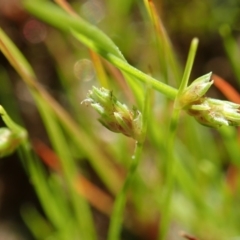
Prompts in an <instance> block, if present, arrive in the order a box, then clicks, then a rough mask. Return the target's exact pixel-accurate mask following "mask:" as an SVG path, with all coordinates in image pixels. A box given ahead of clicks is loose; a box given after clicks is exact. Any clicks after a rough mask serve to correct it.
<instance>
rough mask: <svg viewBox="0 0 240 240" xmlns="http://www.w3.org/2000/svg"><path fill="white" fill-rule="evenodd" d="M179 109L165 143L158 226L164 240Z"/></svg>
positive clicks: (167, 224) (174, 115) (173, 167)
mask: <svg viewBox="0 0 240 240" xmlns="http://www.w3.org/2000/svg"><path fill="white" fill-rule="evenodd" d="M179 114H180V110H174V111H173V115H172V118H171V122H170V130H169V138H168V143H167V164H166V175H165V176H166V177H165V191H164V196H163V204H162V208H161V210H162V212H161V214H162V215H161V220H160V228H159V236H158V239H159V240H165V239H166V235H167V232H168V229H169V224H170V216H171V197H172V193H173V188H174V169H175V164H176V163H175V160H174V153H173V152H174V140H175V135H176V130H177V125H178V119H179Z"/></svg>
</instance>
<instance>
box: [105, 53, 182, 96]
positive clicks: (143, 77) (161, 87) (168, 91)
mask: <svg viewBox="0 0 240 240" xmlns="http://www.w3.org/2000/svg"><path fill="white" fill-rule="evenodd" d="M104 57H105V58H106V59H107V60H108V61H109V62H111V63H112V64H113V65H115V66H116V67H118V68H119V69H121V70H123V71H124V72H126V73H128V74H129V75H131V76H133V77H135V78H136V79H137V80H139V81H141V82H143V83H146V84H148V85H150V86H152V87H153V88H154V89H156V90H157V91H159V92H161V93H163V94H164V95H165V96H167V97H168V98H170V99H174V98H175V97H176V95H177V89H175V88H173V87H171V86H169V85H167V84H164V83H162V82H160V81H158V80H156V79H155V78H153V77H151V76H149V75H147V74H145V73H143V72H141V71H140V70H138V69H137V68H134V67H133V66H131V65H130V64H128V63H127V62H125V61H123V60H121V59H120V58H118V57H116V56H114V55H113V54H110V53H109V54H107V56H104Z"/></svg>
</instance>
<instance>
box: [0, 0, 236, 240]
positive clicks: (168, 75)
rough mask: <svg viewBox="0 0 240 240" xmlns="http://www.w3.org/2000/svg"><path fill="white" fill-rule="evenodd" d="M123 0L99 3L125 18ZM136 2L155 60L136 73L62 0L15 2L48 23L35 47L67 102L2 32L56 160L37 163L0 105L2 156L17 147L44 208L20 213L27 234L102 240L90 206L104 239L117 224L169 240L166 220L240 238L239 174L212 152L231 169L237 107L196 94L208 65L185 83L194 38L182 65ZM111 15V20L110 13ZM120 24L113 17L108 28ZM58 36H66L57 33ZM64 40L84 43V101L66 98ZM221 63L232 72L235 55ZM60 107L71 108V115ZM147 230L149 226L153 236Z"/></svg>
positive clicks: (111, 239)
mask: <svg viewBox="0 0 240 240" xmlns="http://www.w3.org/2000/svg"><path fill="white" fill-rule="evenodd" d="M131 4H133V1H127V0H126V1H120V0H118V1H116V5H114V4H110V3H109V8H110V9H115V11H116V9H118V10H119V16H125V17H126V18H127V15H128V13H129V11H130V9H131V8H130V6H131ZM139 5H140V8H141V9H142V10H143V9H144V11H146V13H147V14H146V15H145V16H144V17H145V19H149V20H148V21H149V22H150V23H151V24H152V28H151V29H155V32H154V34H153V35H154V36H153V38H154V39H155V45H154V46H155V47H156V48H157V51H156V52H157V53H158V56H157V57H158V59H157V60H156V61H157V63H158V64H159V65H160V66H159V67H160V69H161V73H155V72H154V73H153V74H152V73H151V75H150V74H146V73H144V71H141V70H140V68H138V67H135V66H133V65H131V64H130V63H128V61H127V60H126V59H127V57H125V55H124V54H122V52H121V51H120V48H119V47H118V46H117V45H116V44H115V43H114V42H113V41H112V40H111V38H110V37H108V36H107V34H105V33H104V32H103V31H101V30H100V28H98V27H97V26H95V25H93V24H91V23H89V22H88V21H86V20H84V19H83V18H82V17H81V16H79V15H78V14H77V13H76V11H74V9H73V8H72V7H71V6H70V5H69V4H67V3H66V2H65V1H56V3H51V2H50V1H34V2H33V1H29V0H26V1H24V3H23V7H24V8H25V9H26V10H27V11H28V12H29V13H31V14H32V15H33V16H35V17H36V18H38V19H40V20H41V21H43V22H45V23H47V24H49V25H50V26H52V27H54V28H56V29H57V30H53V31H52V33H51V34H52V35H51V37H52V38H51V39H54V41H56V42H57V43H59V44H60V45H61V48H59V49H58V48H57V47H56V46H54V45H55V44H51V39H50V41H49V42H48V41H47V40H46V42H45V44H46V46H47V47H48V49H49V52H50V53H51V54H52V57H53V58H54V59H55V60H56V61H55V62H56V69H57V71H58V76H59V79H60V80H61V83H62V84H63V85H64V88H65V89H64V90H65V94H66V95H67V99H68V100H69V106H71V107H70V108H71V109H66V108H64V107H63V106H62V105H61V104H59V103H58V102H57V101H56V100H55V99H54V98H53V97H52V96H51V95H50V94H49V93H48V91H46V89H45V88H44V87H42V85H41V84H40V83H39V80H38V79H37V77H36V74H35V72H34V70H33V68H32V67H31V64H30V63H29V62H28V61H27V60H26V58H25V57H24V55H23V54H22V53H21V52H20V50H19V49H18V48H17V47H16V46H15V44H14V43H13V42H12V41H11V40H10V38H9V37H8V36H7V34H6V33H5V32H4V31H3V30H1V31H0V49H1V51H2V52H3V54H4V55H5V57H6V58H7V59H8V61H9V62H10V64H11V65H12V66H13V67H14V69H15V70H16V71H17V73H18V74H19V75H20V77H21V79H22V80H23V81H24V83H25V85H26V87H27V88H28V90H29V92H30V93H31V94H32V96H33V99H34V103H35V104H36V106H37V109H38V111H39V113H40V116H41V118H42V120H43V123H44V126H45V128H46V132H47V134H48V137H49V140H50V142H51V148H52V151H53V152H54V154H53V155H52V156H55V157H54V159H55V163H56V164H57V166H58V168H57V169H56V168H53V167H52V166H51V165H50V164H49V165H48V167H49V172H47V171H46V169H45V168H44V166H43V163H42V162H41V160H40V157H38V156H36V154H35V153H34V152H33V149H32V147H31V141H30V139H29V137H28V136H27V131H26V130H25V129H24V128H22V127H19V126H18V124H16V123H14V120H12V119H11V118H10V117H9V115H8V114H7V112H8V110H7V109H5V110H4V108H2V107H1V108H0V113H1V116H2V118H3V121H4V123H5V124H6V127H5V128H3V129H2V130H1V131H0V134H1V135H0V136H1V138H0V141H1V142H0V155H1V156H2V157H4V156H5V155H8V154H11V153H12V152H13V151H14V150H16V149H18V150H19V155H20V157H21V160H22V163H23V165H24V167H25V169H26V172H27V173H28V174H29V178H30V179H31V180H32V183H33V185H34V188H35V190H36V193H37V195H38V198H39V201H40V203H41V206H42V208H43V210H44V213H45V216H42V215H41V214H40V213H39V212H38V211H37V210H36V209H35V208H34V207H33V206H31V205H30V206H27V207H25V208H23V210H22V216H23V218H24V220H25V222H26V224H27V225H28V227H29V228H30V229H31V231H32V233H33V235H34V237H35V238H36V239H63V240H67V239H84V240H95V239H100V237H99V236H98V235H99V234H100V233H99V231H97V230H96V229H97V223H96V222H95V221H94V216H95V215H94V213H93V211H92V209H91V205H92V207H94V208H96V209H97V210H98V211H100V212H102V213H103V214H105V215H107V217H109V228H108V229H107V230H106V234H105V236H104V238H106V239H108V240H117V239H119V240H120V239H123V237H122V232H123V231H122V230H125V229H128V231H129V232H132V233H133V234H135V235H139V237H141V238H143V239H161V240H165V239H171V235H172V234H174V235H178V232H177V233H176V232H174V224H175V225H176V226H177V228H178V229H181V230H184V231H186V232H192V233H193V234H194V235H196V236H199V239H226V236H228V237H229V238H231V237H232V238H233V237H235V236H238V235H239V227H238V221H237V219H238V218H239V216H240V212H239V211H238V210H236V208H237V206H238V202H237V199H238V196H237V192H238V190H239V181H238V175H237V174H236V175H235V177H236V179H237V180H236V182H235V183H234V188H233V187H232V185H231V181H230V180H229V178H228V176H227V174H225V172H224V171H223V170H222V169H223V162H222V161H223V160H222V158H221V154H222V152H223V153H224V154H227V156H228V157H229V162H230V163H231V164H234V166H236V165H237V166H238V165H239V148H238V143H237V134H236V131H235V129H234V128H233V127H235V126H239V125H240V112H239V108H240V106H239V104H236V103H233V102H229V101H222V100H218V99H212V98H209V97H207V96H206V94H207V91H208V90H209V88H210V87H211V86H212V84H213V83H214V80H213V78H212V73H208V74H203V75H202V76H200V77H198V78H197V79H196V80H194V81H193V82H192V83H189V79H191V77H190V76H191V71H192V69H194V59H195V56H196V51H197V46H198V39H196V38H195V39H193V40H192V43H191V44H190V50H189V54H188V58H187V62H186V65H185V68H184V70H183V71H181V69H180V67H179V66H180V64H179V62H178V61H177V60H176V59H177V58H176V56H175V54H174V51H173V48H172V45H171V42H170V40H169V38H168V36H167V33H166V30H165V29H164V26H163V24H162V22H161V20H160V19H159V18H158V16H157V13H156V8H155V6H154V4H153V2H152V1H144V2H143V3H141V4H139ZM116 6H119V7H117V8H116ZM120 6H121V7H120ZM114 17H115V18H116V19H117V17H118V16H117V14H116V16H114ZM118 20H119V19H118ZM125 20H126V19H125ZM119 28H120V26H119V25H117V24H116V31H117V29H118V30H119V31H120V29H119ZM59 32H62V33H64V36H67V37H68V38H70V39H71V40H68V39H67V38H66V39H64V38H63V39H62V37H61V36H62V35H61V34H60V33H59ZM221 33H222V35H223V37H225V45H226V46H228V47H227V48H226V49H227V50H228V53H229V55H230V56H231V55H232V54H231V53H230V52H231V48H230V47H229V46H230V45H231V44H233V43H232V42H231V41H229V35H228V34H229V32H228V29H226V28H223V29H221ZM60 39H62V40H60ZM73 39H74V40H73ZM131 41H132V39H131V38H129V42H131ZM72 42H74V44H75V45H77V46H79V45H81V46H82V45H84V46H85V47H86V49H87V50H86V49H85V50H86V51H85V50H84V51H85V52H84V54H86V55H87V57H88V58H89V59H91V61H92V62H93V66H94V68H95V74H96V78H97V79H98V82H95V83H94V84H92V86H91V88H90V89H88V95H87V97H86V94H87V93H86V92H85V96H81V101H80V100H79V101H78V100H77V97H75V96H73V94H72V92H73V90H74V87H72V88H71V86H70V82H69V81H68V80H69V79H68V77H69V76H71V77H73V76H72V75H71V74H70V73H69V71H70V70H69V69H68V68H66V66H65V65H66V63H65V62H64V61H62V57H61V56H59V52H60V51H61V49H65V48H66V49H67V45H69V44H71V43H72ZM76 42H77V44H76ZM74 44H73V45H74ZM126 45H127V44H126ZM234 46H235V45H234ZM74 47H75V49H74ZM123 47H126V49H127V46H123ZM81 51H82V52H83V50H82V49H81V50H79V49H78V47H76V46H73V51H72V52H71V53H70V55H71V57H72V58H76V55H80V54H83V53H82V52H81ZM86 52H87V53H86ZM161 54H162V55H161ZM66 59H67V58H66ZM231 61H232V62H233V63H234V65H233V66H234V67H235V68H237V67H236V66H237V65H236V60H235V59H233V58H232V59H231ZM235 71H236V70H235ZM109 72H110V74H109ZM180 72H182V77H181V74H180ZM111 74H112V75H114V78H113V77H112V75H111ZM158 77H159V78H158ZM81 84H82V85H81V87H82V88H83V85H84V84H83V83H81ZM99 85H100V87H99ZM174 86H177V87H174ZM123 89H124V90H125V91H123ZM116 96H118V97H116ZM126 96H131V97H130V98H131V99H132V102H133V103H132V105H134V107H133V108H129V107H127V106H128V105H129V104H127V102H128V101H129V99H128V100H127V97H126ZM125 97H126V98H125ZM85 98H86V99H85ZM118 98H122V99H124V100H123V101H122V99H121V100H119V99H118ZM84 99H85V100H84ZM76 102H77V103H76ZM80 102H82V103H84V104H80ZM123 102H124V103H123ZM85 105H87V106H89V105H90V106H92V107H93V108H94V109H95V110H96V111H97V113H98V114H99V122H100V123H101V124H102V126H101V125H96V117H93V116H94V115H93V111H91V109H89V108H88V107H87V106H85ZM78 109H79V112H78ZM68 110H71V111H68ZM69 112H74V114H76V115H78V116H77V117H76V118H75V117H72V116H71V115H70V113H69ZM183 120H184V122H186V123H187V124H183V123H182V121H183ZM203 125H204V126H203ZM206 126H207V127H211V128H213V129H217V133H218V134H220V135H221V140H222V144H223V145H224V148H222V149H221V152H220V151H219V145H220V143H218V142H217V141H216V139H215V137H214V135H213V134H212V131H211V130H210V128H206ZM104 127H105V128H106V130H103V129H104ZM109 130H110V131H112V132H113V133H110V131H109ZM101 131H104V132H103V133H101ZM118 133H122V134H118ZM109 134H110V135H109ZM105 136H109V138H110V139H111V140H110V141H108V140H106V138H104V137H105ZM103 145H104V148H103V147H102V146H103ZM77 159H80V160H77ZM83 159H85V161H88V162H89V164H90V165H91V167H92V169H93V170H94V172H95V173H96V174H97V176H98V177H99V179H100V180H101V182H102V183H103V185H104V186H105V189H106V190H107V191H106V190H104V189H99V188H98V187H97V186H95V185H94V183H91V184H89V182H88V180H90V179H91V176H90V175H89V174H88V173H86V172H85V169H84V160H83ZM78 161H79V162H78ZM149 166H150V167H149ZM119 169H120V170H122V169H123V172H124V174H120V173H119V172H120V171H119ZM88 178H89V179H88ZM90 186H91V187H90ZM129 206H130V207H129ZM38 226H39V228H41V230H39V228H38ZM143 226H144V227H143ZM146 226H150V227H149V229H151V231H153V233H152V234H150V233H149V232H150V230H149V229H148V228H147V227H146ZM156 226H158V227H156ZM153 236H155V237H153ZM183 236H188V234H183ZM189 236H190V235H189ZM179 237H180V236H179Z"/></svg>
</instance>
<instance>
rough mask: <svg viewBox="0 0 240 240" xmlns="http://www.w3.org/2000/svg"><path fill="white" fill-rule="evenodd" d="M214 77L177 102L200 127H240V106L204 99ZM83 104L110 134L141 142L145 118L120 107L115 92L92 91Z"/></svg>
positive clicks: (187, 91)
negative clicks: (94, 113) (89, 106)
mask: <svg viewBox="0 0 240 240" xmlns="http://www.w3.org/2000/svg"><path fill="white" fill-rule="evenodd" d="M212 84H213V80H212V79H211V73H208V74H206V75H204V76H201V77H199V78H198V79H196V80H195V81H193V82H192V84H190V85H189V86H188V87H187V88H186V89H185V90H184V91H183V92H182V94H181V95H180V96H178V97H177V99H176V101H175V107H176V108H178V109H183V110H185V111H187V113H188V114H189V115H191V116H193V117H194V118H195V119H196V120H197V121H198V122H199V123H201V124H202V125H205V126H209V127H220V126H224V125H225V126H238V125H240V105H239V104H235V103H232V102H228V101H222V100H217V99H213V98H208V97H206V96H205V94H206V93H207V91H208V90H209V88H210V87H211V86H212ZM83 103H86V104H90V105H91V106H92V107H93V108H94V109H95V110H96V111H97V112H98V113H99V114H100V118H99V121H100V122H101V123H102V124H103V125H104V126H105V127H106V128H108V129H109V130H111V131H113V132H117V133H122V134H124V135H126V136H128V137H132V138H133V139H135V140H137V141H139V140H140V139H141V136H142V114H141V112H140V111H138V110H137V109H135V108H133V109H131V110H130V109H129V108H128V107H127V106H126V105H125V104H122V103H120V102H119V101H118V100H117V98H116V97H115V96H114V95H113V93H112V91H110V90H108V89H105V88H96V87H93V88H92V90H90V91H89V93H88V97H87V98H86V99H85V100H84V101H83Z"/></svg>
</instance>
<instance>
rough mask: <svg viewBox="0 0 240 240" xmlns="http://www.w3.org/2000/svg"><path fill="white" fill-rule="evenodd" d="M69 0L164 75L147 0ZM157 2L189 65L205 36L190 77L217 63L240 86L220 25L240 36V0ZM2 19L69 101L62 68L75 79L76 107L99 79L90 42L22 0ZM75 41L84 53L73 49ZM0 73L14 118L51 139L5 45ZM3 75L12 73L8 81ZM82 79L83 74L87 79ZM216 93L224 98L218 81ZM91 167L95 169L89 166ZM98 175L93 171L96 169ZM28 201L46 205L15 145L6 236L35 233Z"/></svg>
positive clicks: (0, 171)
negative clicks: (32, 11)
mask: <svg viewBox="0 0 240 240" xmlns="http://www.w3.org/2000/svg"><path fill="white" fill-rule="evenodd" d="M69 2H70V4H71V5H72V6H73V8H74V9H75V11H76V12H77V13H79V15H80V16H81V17H83V18H84V19H86V20H87V21H89V22H91V23H92V24H94V25H96V26H98V27H99V28H100V29H102V30H103V31H104V32H105V33H107V35H109V36H110V37H111V38H112V39H113V41H114V42H115V43H116V44H117V46H119V48H120V50H121V51H122V52H123V54H124V56H125V57H126V59H127V60H128V61H129V62H130V63H131V64H132V65H133V66H136V67H137V68H139V69H141V70H142V71H144V72H149V69H151V74H152V75H153V76H154V77H156V78H157V77H158V71H159V69H158V63H159V62H158V59H157V56H156V54H155V53H156V52H155V50H154V41H153V37H152V26H151V24H150V22H149V20H148V19H147V14H146V10H145V8H144V5H143V3H142V1H139V0H128V1H124V4H122V2H121V1H115V0H87V1H81V0H77V1H69ZM154 3H155V5H156V7H157V11H158V13H159V17H160V18H161V20H162V21H163V23H164V26H165V28H166V31H167V33H168V34H169V38H170V40H171V42H172V45H173V48H174V50H175V53H176V56H177V58H178V60H179V62H180V64H181V65H182V66H184V64H185V61H186V58H187V53H188V50H189V45H190V42H191V40H192V38H194V37H197V38H199V40H200V43H199V48H198V51H197V55H196V59H195V63H194V67H193V72H192V75H191V79H194V78H196V77H198V76H201V75H203V74H205V73H208V72H210V71H213V72H214V73H215V74H217V75H219V76H221V77H223V78H224V79H226V80H227V81H228V82H230V83H231V84H232V85H233V86H234V87H235V88H236V89H237V90H240V89H239V88H238V86H237V84H236V79H235V75H234V73H233V71H232V68H231V64H230V62H229V60H228V58H227V57H226V53H225V51H224V47H223V41H222V38H221V36H220V34H219V29H220V27H221V26H222V25H224V24H227V25H229V26H230V27H231V30H232V33H233V35H234V38H235V39H236V41H237V42H238V43H240V1H239V0H202V1H198V0H181V1H175V0H161V1H154ZM0 27H1V28H2V29H3V30H4V31H5V32H6V33H7V34H8V35H9V36H10V38H11V39H12V41H13V42H14V43H15V44H16V45H17V46H18V47H19V49H20V50H21V51H22V52H23V54H24V55H25V56H26V58H27V59H28V61H29V62H30V63H31V65H32V66H33V68H34V70H35V72H36V74H37V76H38V79H39V80H40V82H41V84H42V85H43V86H44V87H45V88H46V89H47V90H48V91H49V92H50V94H51V95H52V96H54V97H55V98H56V99H57V100H58V101H59V102H60V103H61V105H63V106H65V108H66V109H68V108H69V104H68V100H69V99H66V97H65V95H64V91H63V90H64V83H63V82H61V77H62V76H61V74H62V75H64V77H65V78H68V79H69V83H70V85H71V88H70V90H72V94H73V96H74V99H75V105H76V109H70V108H69V112H71V113H72V114H73V115H74V112H75V111H78V107H79V106H80V102H81V101H82V100H83V99H84V98H85V96H86V92H87V89H89V88H90V86H91V85H92V84H93V83H94V81H95V75H94V70H93V66H92V63H91V61H90V60H89V57H88V51H87V49H86V48H85V47H83V46H79V43H77V42H76V41H75V40H74V39H73V38H70V37H69V36H64V34H62V33H61V32H60V31H58V30H56V29H54V28H52V27H49V26H48V25H46V24H45V23H43V22H41V21H39V20H37V19H35V18H34V17H33V16H31V15H29V13H28V12H26V11H25V10H24V8H23V6H22V2H21V1H20V0H0ZM76 48H77V49H78V53H77V54H74V51H75V49H76ZM80 52H81V56H80V55H79V53H80ZM59 63H60V64H62V66H64V69H61V71H62V72H61V71H59V69H57V68H56V64H59ZM0 79H1V84H0V104H1V105H3V106H4V107H5V108H6V109H7V110H8V113H9V114H10V116H11V117H12V118H13V119H14V120H16V121H17V122H18V123H20V124H22V125H23V126H25V127H26V129H27V130H28V131H29V135H30V138H31V139H32V140H36V139H41V141H43V142H45V143H49V140H48V138H47V136H46V133H45V130H44V127H43V124H42V122H41V119H40V117H39V114H38V112H37V110H36V107H35V105H34V102H33V99H32V97H31V96H30V94H29V93H28V91H27V89H26V87H25V86H24V83H23V82H22V81H21V80H20V79H19V76H18V74H17V73H16V72H15V70H14V69H13V68H12V67H11V66H10V64H9V63H8V61H7V60H6V59H5V57H4V56H3V55H2V54H1V53H0ZM2 79H9V80H10V81H4V82H2ZM59 79H60V80H59ZM79 81H82V82H83V83H82V84H81V86H80V85H79ZM211 94H212V95H213V96H220V98H223V96H221V95H220V93H219V92H218V91H217V90H216V89H215V90H214V89H213V90H212V91H211ZM2 125H3V123H2ZM86 168H87V169H88V170H89V171H90V169H89V166H86ZM90 172H91V171H90ZM92 175H93V177H92V178H93V179H94V173H93V172H92ZM95 181H96V182H98V180H97V179H95ZM29 203H31V204H33V205H34V206H35V207H36V208H37V209H38V210H39V211H40V212H41V211H42V210H41V206H40V204H39V202H38V199H37V196H36V195H35V192H34V189H33V188H32V185H31V182H30V181H29V178H28V176H27V175H26V174H25V172H24V169H23V167H22V165H21V163H20V161H19V159H18V155H17V154H16V153H14V154H13V155H11V156H9V157H5V158H3V159H1V161H0V240H21V239H29V240H30V239H34V238H33V236H32V235H31V233H30V231H29V230H28V228H27V227H26V226H25V224H24V222H23V220H22V217H21V211H22V208H23V207H24V206H27V205H28V204H29ZM98 217H99V218H100V219H101V220H100V222H101V224H102V226H101V227H102V228H106V227H107V219H106V218H105V217H103V216H98ZM103 236H104V234H103ZM102 239H104V237H103V238H102ZM126 239H127V237H126ZM129 239H134V238H133V237H132V238H130V237H129ZM136 239H137V238H136Z"/></svg>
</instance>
